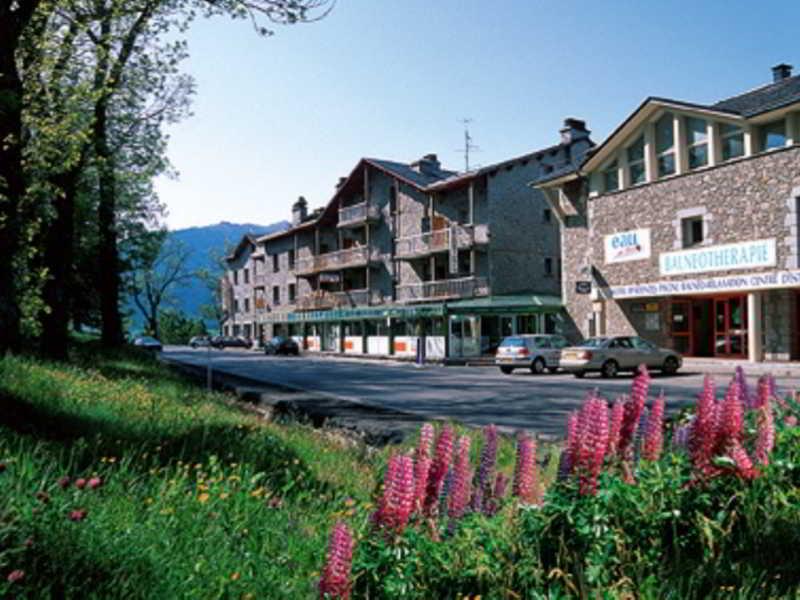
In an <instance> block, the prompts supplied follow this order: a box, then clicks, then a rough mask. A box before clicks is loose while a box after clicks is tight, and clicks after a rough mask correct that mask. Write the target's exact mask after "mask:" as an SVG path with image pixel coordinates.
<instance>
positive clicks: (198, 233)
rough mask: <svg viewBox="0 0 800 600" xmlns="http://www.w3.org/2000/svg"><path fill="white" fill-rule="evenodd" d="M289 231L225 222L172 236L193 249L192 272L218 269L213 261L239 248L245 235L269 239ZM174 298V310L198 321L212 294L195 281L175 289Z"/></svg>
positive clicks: (275, 225) (281, 223)
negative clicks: (236, 247)
mask: <svg viewBox="0 0 800 600" xmlns="http://www.w3.org/2000/svg"><path fill="white" fill-rule="evenodd" d="M288 228H289V223H288V222H286V221H279V222H277V223H273V224H271V225H256V224H253V223H229V222H227V221H222V222H221V223H217V224H216V225H206V226H204V227H189V228H187V229H176V230H173V231H170V233H169V236H170V238H173V239H175V240H178V241H180V242H181V243H183V244H184V245H186V246H187V247H188V248H189V249H190V251H191V255H190V258H189V262H188V265H187V267H188V269H189V270H190V271H196V270H197V269H201V268H205V269H209V270H213V269H214V268H215V265H214V258H213V257H214V256H224V255H225V254H227V251H228V250H229V249H230V248H231V247H233V246H235V245H236V244H238V243H239V240H240V239H241V238H242V236H243V235H244V234H245V233H252V234H256V235H266V234H268V233H275V232H277V231H283V230H284V229H288ZM172 295H173V297H174V298H175V302H174V304H173V305H172V308H177V309H179V310H182V311H183V312H185V313H186V314H187V315H189V316H192V317H199V316H200V306H201V305H203V304H208V303H210V302H211V294H210V293H209V292H208V290H207V289H206V287H205V286H204V285H203V283H202V282H200V281H196V280H192V282H191V283H189V284H187V285H184V286H181V287H175V288H174V289H173V291H172Z"/></svg>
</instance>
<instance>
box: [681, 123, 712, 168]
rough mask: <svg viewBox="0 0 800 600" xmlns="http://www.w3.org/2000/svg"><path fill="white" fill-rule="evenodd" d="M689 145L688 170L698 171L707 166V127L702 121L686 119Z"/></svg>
mask: <svg viewBox="0 0 800 600" xmlns="http://www.w3.org/2000/svg"><path fill="white" fill-rule="evenodd" d="M686 137H687V141H688V145H689V168H690V169H699V168H700V167H705V166H706V165H707V164H708V125H707V123H706V122H705V121H704V120H703V119H694V118H689V119H686Z"/></svg>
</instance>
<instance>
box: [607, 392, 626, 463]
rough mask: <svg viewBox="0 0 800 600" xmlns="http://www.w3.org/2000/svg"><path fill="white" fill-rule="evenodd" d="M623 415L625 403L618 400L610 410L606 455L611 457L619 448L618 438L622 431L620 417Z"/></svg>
mask: <svg viewBox="0 0 800 600" xmlns="http://www.w3.org/2000/svg"><path fill="white" fill-rule="evenodd" d="M624 414H625V401H624V400H623V399H622V398H620V399H618V400H617V401H616V402H614V406H613V407H612V408H611V420H610V422H609V425H608V454H609V455H613V454H614V453H615V452H616V451H617V448H618V447H619V436H620V431H621V430H622V417H623V415H624Z"/></svg>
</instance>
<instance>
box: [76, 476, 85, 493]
mask: <svg viewBox="0 0 800 600" xmlns="http://www.w3.org/2000/svg"><path fill="white" fill-rule="evenodd" d="M75 487H76V488H78V489H79V490H82V489H83V488H85V487H86V480H85V479H84V478H83V477H81V478H80V479H76V480H75Z"/></svg>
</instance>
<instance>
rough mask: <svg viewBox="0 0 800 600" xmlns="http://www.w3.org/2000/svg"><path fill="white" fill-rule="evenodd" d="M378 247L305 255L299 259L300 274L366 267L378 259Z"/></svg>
mask: <svg viewBox="0 0 800 600" xmlns="http://www.w3.org/2000/svg"><path fill="white" fill-rule="evenodd" d="M378 258H379V254H378V250H377V248H373V247H370V246H356V247H353V248H347V249H346V250H336V251H335V252H327V253H325V254H319V255H317V256H305V257H303V258H300V259H298V260H297V263H296V265H297V266H296V272H297V274H298V275H311V274H313V273H319V272H322V271H338V270H339V269H350V268H353V267H366V266H367V265H369V263H370V262H372V261H375V260H378Z"/></svg>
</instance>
